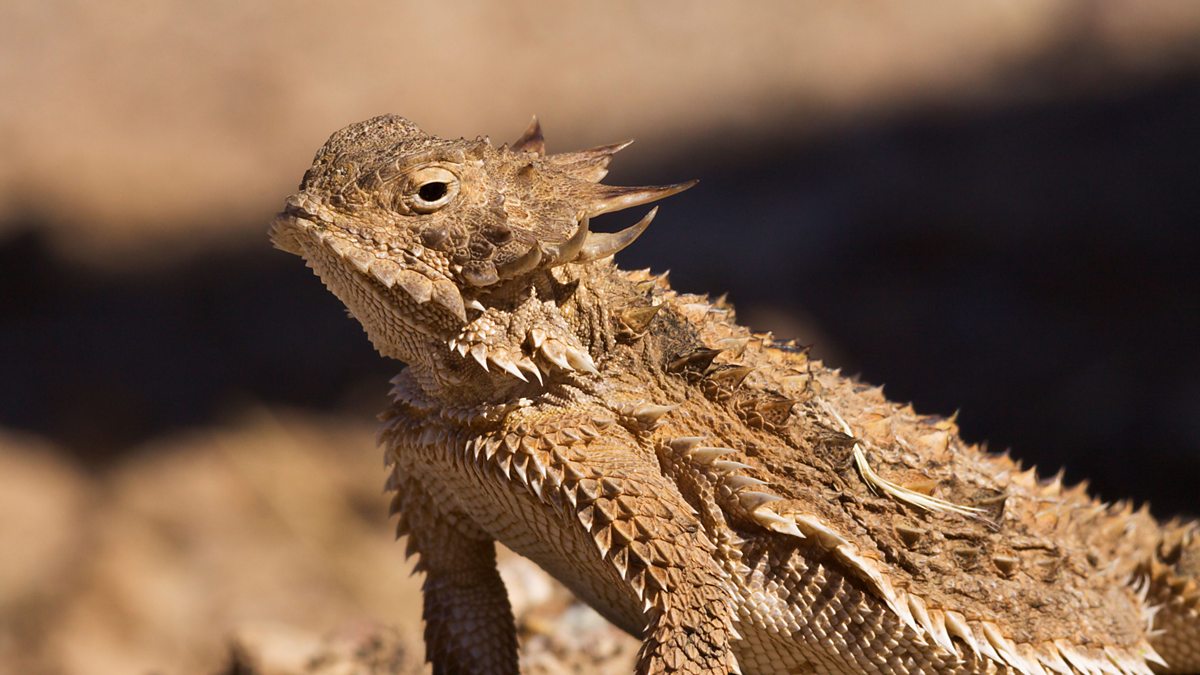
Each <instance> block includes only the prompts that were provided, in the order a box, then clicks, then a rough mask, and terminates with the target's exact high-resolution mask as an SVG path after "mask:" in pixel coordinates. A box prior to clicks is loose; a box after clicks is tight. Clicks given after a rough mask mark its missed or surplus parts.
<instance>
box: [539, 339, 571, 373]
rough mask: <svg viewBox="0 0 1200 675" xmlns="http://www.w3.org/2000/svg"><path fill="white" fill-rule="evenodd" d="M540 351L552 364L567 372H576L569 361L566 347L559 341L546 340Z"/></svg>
mask: <svg viewBox="0 0 1200 675" xmlns="http://www.w3.org/2000/svg"><path fill="white" fill-rule="evenodd" d="M540 351H541V354H542V356H544V357H546V360H547V361H549V362H550V363H553V364H554V365H556V366H558V367H559V368H561V369H563V370H566V371H570V370H574V369H573V368H571V363H570V361H568V360H567V353H566V347H565V345H563V343H561V342H559V341H558V340H546V341H545V342H543V343H542V348H541V350H540Z"/></svg>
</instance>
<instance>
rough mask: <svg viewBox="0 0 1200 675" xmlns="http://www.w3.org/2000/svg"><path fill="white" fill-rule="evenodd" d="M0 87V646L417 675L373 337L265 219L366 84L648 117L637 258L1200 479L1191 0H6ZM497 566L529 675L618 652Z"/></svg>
mask: <svg viewBox="0 0 1200 675" xmlns="http://www.w3.org/2000/svg"><path fill="white" fill-rule="evenodd" d="M0 91H3V96H2V97H0V147H2V148H3V150H2V151H0V551H3V552H4V553H3V554H0V672H14V673H15V672H47V673H59V672H62V673H75V672H80V673H82V672H89V673H97V672H100V673H107V672H114V673H129V672H156V673H174V672H205V673H215V672H251V671H255V672H299V669H302V668H308V669H309V671H307V672H316V671H315V670H313V669H314V668H317V669H319V668H320V667H324V666H323V665H321V664H326V665H327V664H330V663H336V662H338V659H339V658H342V657H343V656H344V655H345V653H348V652H347V651H346V650H347V649H348V650H350V652H353V653H354V654H359V655H361V654H362V653H370V654H375V655H377V656H378V658H379V664H377V665H378V668H379V669H381V670H385V671H386V672H420V665H419V662H420V652H419V650H420V647H419V641H417V636H419V626H420V624H419V607H418V600H417V596H416V588H417V585H416V584H417V582H416V581H415V580H412V579H409V578H408V577H407V571H408V567H407V565H406V564H405V563H404V562H403V550H402V549H403V546H400V545H396V544H393V543H392V542H391V540H390V537H389V536H387V531H388V527H389V526H388V524H387V522H386V519H385V518H384V506H385V505H384V499H383V498H382V497H381V495H380V486H381V484H382V480H383V478H384V475H383V472H382V470H381V469H380V467H379V452H378V451H377V450H376V449H375V447H374V443H373V438H372V434H373V428H372V427H373V425H372V420H373V415H374V413H375V412H377V411H378V410H379V409H381V408H382V406H383V403H384V397H385V393H386V390H387V386H386V381H387V379H388V378H389V377H390V376H391V374H393V372H394V371H395V370H396V365H395V364H394V363H388V362H385V361H384V360H382V359H380V358H379V357H377V356H376V355H375V354H374V353H373V352H372V350H371V349H370V346H369V344H368V343H367V340H365V339H364V336H363V334H362V333H361V330H360V329H359V327H358V326H357V325H356V324H355V323H354V322H353V321H351V320H350V319H348V318H346V316H345V313H344V311H343V310H342V309H341V306H340V305H339V303H338V302H337V301H336V299H334V298H333V297H332V296H331V295H329V294H328V293H327V292H326V291H325V290H324V289H323V288H322V287H321V285H320V284H319V283H318V282H317V281H316V280H315V279H314V278H312V276H311V275H310V273H309V272H308V270H307V269H305V267H304V266H303V265H302V264H301V263H300V261H299V260H298V259H296V258H294V257H291V256H288V255H285V254H283V253H280V252H278V251H274V250H273V249H271V248H270V246H269V244H268V243H267V239H266V227H267V223H268V221H269V220H270V218H271V216H272V215H273V214H274V212H275V211H276V210H277V209H279V208H280V206H281V205H282V201H283V198H284V197H285V196H286V195H287V194H288V193H289V192H290V191H292V190H293V189H294V188H295V186H296V185H297V184H298V182H299V180H300V177H301V175H302V174H303V172H304V170H305V169H306V168H307V167H308V165H309V161H310V159H311V157H312V155H313V153H314V152H315V151H316V149H317V148H318V147H319V146H320V145H321V144H322V143H323V142H324V140H325V139H326V138H327V137H328V136H329V134H330V133H332V132H333V131H334V130H336V129H338V128H340V127H342V126H344V125H346V124H348V123H350V122H352V121H357V120H361V119H364V118H367V117H370V116H373V115H376V114H380V113H384V112H396V113H400V114H403V115H405V116H407V117H409V118H411V119H412V120H414V121H415V122H417V123H418V124H419V125H421V126H422V127H423V128H424V129H425V130H426V131H429V132H431V133H436V134H438V135H443V136H450V137H458V136H475V135H479V134H487V135H490V136H491V138H492V139H493V140H494V141H495V142H497V143H498V142H500V141H503V140H511V139H512V138H515V137H516V136H517V135H518V134H519V133H520V132H521V130H522V129H524V127H525V125H526V124H527V123H528V121H529V117H530V115H531V114H534V113H536V114H538V115H539V117H540V118H541V119H542V122H543V126H544V128H545V130H546V133H547V137H548V139H549V146H550V150H551V152H555V151H565V150H571V149H576V148H580V147H585V146H590V145H596V144H600V143H608V142H613V141H617V140H621V139H625V138H629V137H635V138H637V139H639V141H638V143H637V144H636V145H634V146H633V147H632V148H630V149H629V150H626V151H625V152H623V153H622V155H621V156H620V157H619V158H618V160H617V162H616V165H615V167H614V171H613V173H612V175H611V178H610V182H615V183H626V184H633V183H660V182H670V181H676V180H683V179H687V178H693V177H695V178H700V179H701V183H700V185H699V186H698V187H697V188H695V189H693V190H691V191H689V192H687V193H686V194H684V195H681V196H679V197H675V198H672V199H671V200H670V201H669V202H668V203H667V204H665V205H664V209H663V212H662V214H661V216H660V217H659V219H658V220H656V221H655V225H654V227H653V228H652V229H651V231H650V232H649V233H648V234H647V235H646V236H644V237H643V238H642V239H641V240H640V241H639V242H638V245H637V246H635V247H633V248H631V249H630V250H629V251H627V252H625V253H622V254H621V259H620V261H621V262H622V263H623V264H624V265H626V266H631V267H647V266H648V267H651V268H653V269H654V270H656V271H662V270H666V269H670V270H671V278H672V280H673V283H674V284H675V286H676V287H677V288H679V289H681V290H686V291H692V292H711V293H714V294H716V293H721V292H724V291H728V292H729V293H730V298H731V300H732V301H733V302H734V303H735V305H736V306H737V308H738V310H739V314H740V316H741V318H742V320H743V321H744V322H747V323H749V324H750V325H751V326H753V327H754V328H756V329H759V330H774V331H775V332H776V333H777V334H778V335H780V336H781V337H799V338H800V340H801V341H802V342H805V343H812V344H814V345H815V346H814V350H815V352H816V353H817V354H818V355H820V356H822V357H823V358H825V359H826V360H827V361H829V362H831V363H833V364H834V365H840V366H842V367H843V368H844V369H845V370H846V371H848V372H851V373H858V374H860V375H861V377H862V378H863V379H865V380H867V381H870V382H875V383H883V384H885V385H886V391H887V393H888V395H889V396H890V397H892V398H894V399H899V400H911V401H913V402H914V404H915V406H916V408H917V410H918V411H920V412H928V413H939V414H949V413H952V412H953V411H955V410H960V411H961V413H960V417H959V420H960V423H961V426H962V429H963V432H964V434H965V435H966V437H967V438H968V440H971V441H976V442H983V441H988V443H989V447H990V448H992V449H995V450H1001V449H1006V448H1011V449H1012V452H1013V453H1014V454H1015V455H1017V456H1019V457H1021V458H1023V459H1025V460H1026V461H1027V462H1028V463H1036V464H1038V465H1039V466H1040V467H1042V468H1043V470H1045V471H1046V472H1053V471H1055V470H1057V469H1058V468H1060V467H1064V466H1065V467H1066V470H1067V477H1068V479H1069V480H1071V481H1077V480H1080V479H1082V478H1083V477H1084V476H1088V477H1090V478H1091V479H1092V485H1093V487H1094V488H1095V490H1097V491H1098V493H1099V494H1100V495H1101V496H1103V497H1104V498H1106V499H1116V498H1120V497H1131V498H1134V499H1136V500H1138V501H1139V502H1140V501H1145V500H1152V506H1153V508H1154V510H1155V512H1156V513H1157V514H1158V515H1160V516H1164V517H1167V516H1172V515H1177V514H1179V515H1182V514H1193V515H1194V514H1196V513H1197V512H1198V511H1200V500H1198V499H1197V497H1196V487H1195V486H1196V485H1197V484H1198V482H1200V350H1198V349H1197V346H1198V344H1200V273H1198V271H1197V266H1198V265H1200V245H1198V244H1197V240H1198V239H1200V238H1198V237H1197V233H1196V230H1197V227H1198V226H1200V170H1198V167H1200V164H1198V162H1200V159H1198V158H1200V4H1198V3H1188V2H1179V1H1174V0H1140V1H1139V2H1117V1H1116V0H1111V1H1083V0H1076V1H1062V2H1049V1H1032V0H978V1H976V2H972V3H962V2H957V1H954V0H946V1H941V2H929V3H921V4H920V5H911V4H909V5H894V4H888V3H877V2H866V1H864V2H843V3H835V4H834V3H819V2H770V3H755V4H753V5H746V4H744V3H733V2H729V3H686V2H658V3H642V4H635V3H632V2H607V3H591V4H582V3H579V4H569V5H567V4H563V5H562V6H559V5H551V4H550V3H541V2H536V1H535V0H519V1H515V2H505V3H500V2H496V3H484V2H467V3H459V4H456V5H450V4H449V3H432V4H431V3H408V2H386V3H384V2H366V1H365V0H359V1H350V2H343V3H317V2H304V1H291V2H283V1H281V0H276V1H271V2H259V3H243V2H233V1H231V0H218V1H213V2H207V3H191V2H184V1H183V0H164V1H161V2H155V3H147V2H135V1H133V0H120V1H114V2H106V3H90V2H76V1H69V0H44V1H41V2H29V1H25V0H15V1H10V2H6V3H4V4H3V5H0ZM613 218H614V220H612V221H608V225H611V226H613V227H616V226H617V225H618V224H619V223H621V222H623V221H622V219H621V218H622V217H621V216H620V215H617V216H613ZM598 225H599V226H600V227H604V226H605V224H604V222H603V220H602V221H601V222H600V223H598ZM503 565H504V574H505V575H506V576H508V577H509V578H510V579H512V580H513V583H510V587H516V588H517V589H518V590H517V591H515V593H516V594H517V595H518V597H515V598H514V602H515V604H516V606H517V607H516V609H517V614H518V617H519V619H520V622H521V630H522V640H523V644H524V645H525V648H526V657H525V658H526V661H525V665H526V667H527V668H529V669H530V671H531V672H571V671H572V669H573V668H574V669H576V670H579V669H582V671H581V672H601V670H603V668H606V667H609V665H611V664H615V665H611V667H612V668H613V669H614V671H613V672H622V671H623V670H626V669H627V668H628V667H629V663H631V662H632V661H631V659H632V658H633V653H634V651H633V650H635V649H636V645H634V646H632V647H631V646H630V644H631V643H630V642H629V641H628V640H627V639H626V638H624V637H622V636H618V635H615V634H613V635H610V634H609V633H608V632H606V631H607V630H608V629H607V628H606V627H605V626H604V625H603V622H601V621H599V620H598V619H596V618H595V617H594V615H590V614H588V613H587V612H586V611H584V610H581V609H579V608H577V607H574V606H571V605H570V604H569V601H568V600H566V599H565V598H564V596H563V595H562V593H561V591H560V590H559V589H558V588H557V587H556V586H554V585H553V584H550V583H549V582H547V581H546V580H545V579H544V578H543V577H541V576H540V575H539V573H538V572H537V571H536V570H534V569H531V568H530V567H529V566H528V565H526V564H524V563H523V562H522V561H520V560H517V559H514V558H512V557H509V556H505V557H504V562H503ZM521 594H524V595H521ZM547 608H549V609H547ZM547 617H549V618H547ZM564 627H565V628H564ZM588 631H591V632H590V633H589V632H588ZM584 634H587V635H591V636H592V637H591V638H588V639H587V640H582V639H581V638H578V637H572V636H578V635H584ZM599 635H602V636H603V637H602V638H599V637H595V636H599ZM322 639H323V640H324V642H320V640H322ZM572 640H576V642H572ZM314 641H316V642H314ZM317 642H319V644H320V647H319V649H324V650H325V651H323V652H319V654H318V656H319V657H320V658H318V656H311V654H310V653H309V652H308V651H305V650H306V649H310V648H312V645H313V644H316V643H317ZM347 645H349V647H347ZM363 645H368V646H370V649H366V652H364V651H363V650H364V649H365V648H364V647H363ZM338 650H342V651H338ZM371 650H374V651H371ZM584 652H586V653H584ZM301 653H303V654H309V656H311V658H309V657H308V656H306V657H305V658H307V659H308V660H307V661H303V660H301V661H297V662H296V663H300V665H296V663H291V662H289V661H288V659H292V660H293V661H295V659H296V658H298V657H297V654H301ZM313 653H317V652H313ZM580 653H584V654H583V656H579V654H580ZM322 655H323V656H322ZM355 658H358V657H355ZM580 658H582V659H584V660H583V661H578V660H575V661H572V659H580ZM322 659H324V660H322ZM587 659H592V660H591V661H588V660H587ZM271 664H275V665H271ZM289 664H290V665H289ZM314 664H316V665H314ZM581 664H582V665H581ZM272 668H275V669H276V670H274V671H272V670H271V669H272ZM289 668H290V669H291V670H289ZM239 669H240V670H239ZM388 669H390V670H388Z"/></svg>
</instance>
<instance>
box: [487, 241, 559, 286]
mask: <svg viewBox="0 0 1200 675" xmlns="http://www.w3.org/2000/svg"><path fill="white" fill-rule="evenodd" d="M542 256H543V253H542V247H540V246H538V245H537V244H534V245H533V246H530V247H529V250H528V251H526V252H524V253H522V254H521V255H520V256H518V257H516V258H513V259H512V260H509V261H506V262H502V263H500V264H498V265H496V275H497V276H498V277H499V278H501V279H512V278H515V277H519V276H521V275H522V274H525V273H526V272H531V271H533V270H534V269H536V268H537V266H538V265H539V264H541V262H542ZM479 285H487V284H479Z"/></svg>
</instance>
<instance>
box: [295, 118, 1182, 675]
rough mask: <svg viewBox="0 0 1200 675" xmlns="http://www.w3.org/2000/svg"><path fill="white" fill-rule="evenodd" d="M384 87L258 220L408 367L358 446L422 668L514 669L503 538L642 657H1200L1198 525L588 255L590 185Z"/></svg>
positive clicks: (625, 239)
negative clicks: (407, 583) (1107, 499)
mask: <svg viewBox="0 0 1200 675" xmlns="http://www.w3.org/2000/svg"><path fill="white" fill-rule="evenodd" d="M626 145H627V143H619V144H615V145H608V146H603V147H598V148H593V149H591V150H584V151H582V152H570V153H563V154H546V152H545V144H544V140H543V137H542V132H541V128H540V126H539V125H538V124H537V120H536V118H535V120H534V123H533V124H531V125H530V127H529V128H528V129H527V130H526V131H525V133H524V134H523V135H522V136H521V138H520V139H519V140H517V141H516V142H515V143H514V144H513V145H511V146H501V147H499V148H497V147H494V146H493V145H491V143H490V142H489V141H488V140H487V139H485V138H479V139H475V140H464V139H459V140H444V139H440V138H437V137H434V136H430V135H427V134H425V133H423V132H422V131H421V130H420V129H418V128H417V127H416V126H415V125H413V124H412V123H411V122H409V121H407V120H405V119H403V118H401V117H397V116H382V117H376V118H374V119H370V120H367V121H365V122H360V123H358V124H353V125H351V126H349V127H346V128H345V129H342V130H341V131H338V132H337V133H335V134H334V135H333V136H332V137H331V138H330V139H329V141H328V142H327V143H326V144H325V146H324V147H322V148H321V150H320V151H319V152H318V153H317V155H316V158H315V160H314V163H313V166H312V168H310V169H309V170H308V172H307V173H306V174H305V176H304V179H303V182H302V183H301V185H300V189H299V192H297V193H296V194H294V195H292V196H291V197H289V198H288V200H287V205H286V210H284V211H283V212H282V213H281V214H280V215H279V216H278V217H277V218H276V220H275V222H274V224H273V228H272V238H273V241H274V243H275V245H276V246H278V247H279V248H281V249H283V250H285V251H288V252H291V253H294V254H297V255H299V256H301V257H303V258H304V259H305V261H306V262H307V263H308V265H309V266H311V267H312V268H313V269H314V270H315V272H316V274H317V275H318V276H319V277H320V278H321V280H322V281H323V282H324V283H325V285H326V286H328V287H329V289H330V290H331V291H332V292H333V293H334V294H335V295H337V297H338V298H340V299H341V301H342V302H343V303H344V304H345V305H346V306H347V307H348V308H349V310H350V313H351V314H352V315H353V316H354V317H355V318H356V319H357V320H358V321H359V322H361V324H362V325H363V327H364V328H365V330H366V333H367V335H368V337H369V338H370V340H371V342H372V343H373V344H374V346H375V348H376V349H377V350H378V351H379V352H380V353H381V354H383V355H384V356H387V357H392V358H394V359H398V360H400V361H402V362H404V363H405V364H407V368H405V369H404V370H403V371H402V372H401V373H400V374H399V375H398V376H396V378H395V379H394V380H393V384H394V388H393V390H392V393H391V396H392V405H391V408H390V409H389V410H388V411H387V412H386V413H384V414H383V416H382V419H383V428H382V431H381V439H382V440H381V443H382V445H384V446H385V448H386V450H385V453H386V462H387V463H388V465H389V466H390V467H391V471H390V477H389V479H388V482H387V488H388V489H389V490H391V491H394V493H395V495H394V498H393V500H392V510H393V512H394V513H396V514H398V515H399V524H398V528H397V533H398V536H400V535H407V538H408V549H409V552H410V554H416V555H417V556H418V563H417V567H418V569H419V570H421V571H422V572H423V573H424V575H425V582H424V587H423V588H424V616H425V622H426V629H425V640H426V648H427V657H428V659H429V661H431V662H432V664H433V668H434V672H435V673H515V672H517V663H518V661H517V645H516V639H515V637H514V626H513V618H512V612H511V610H510V608H509V604H508V600H507V597H506V594H505V589H504V586H503V584H502V582H501V580H500V577H499V576H498V575H497V572H496V565H495V551H494V543H495V542H497V541H499V542H502V543H503V544H505V545H506V546H508V547H510V548H511V549H513V550H514V551H516V552H518V553H520V554H522V555H525V556H527V557H529V558H531V559H532V560H534V561H535V562H536V563H538V564H539V565H541V566H542V567H543V568H545V569H546V570H547V571H548V572H549V573H550V574H551V575H553V576H554V577H556V578H558V579H559V580H560V581H562V582H563V583H564V584H566V585H567V586H568V587H570V588H571V589H572V590H573V591H574V592H575V593H576V594H577V595H578V597H580V598H581V599H583V600H584V601H586V602H587V603H588V604H590V605H591V606H592V607H594V608H595V609H596V610H598V611H599V612H600V613H601V614H602V615H604V616H605V617H607V618H608V619H609V620H611V621H612V622H614V623H615V624H617V625H618V626H620V627H622V628H623V629H624V630H626V631H629V632H630V633H632V634H634V635H638V636H641V639H642V640H643V644H642V648H641V651H640V653H639V657H638V662H637V672H638V673H730V672H742V673H843V672H847V673H848V672H887V673H918V672H921V673H925V672H947V673H950V672H953V673H985V672H1015V673H1051V672H1054V673H1075V672H1079V673H1148V672H1151V671H1152V670H1154V671H1162V672H1168V671H1169V672H1180V671H1187V670H1195V669H1200V615H1198V605H1200V591H1198V590H1197V577H1198V576H1200V536H1198V534H1197V532H1198V530H1197V527H1196V526H1195V525H1194V524H1192V525H1188V524H1184V523H1180V522H1172V523H1167V524H1160V523H1158V522H1156V521H1155V520H1154V519H1153V518H1152V517H1151V516H1150V515H1149V513H1148V512H1147V510H1146V509H1145V508H1142V509H1140V510H1135V509H1133V508H1132V507H1131V506H1130V505H1129V504H1126V503H1117V504H1104V503H1101V502H1099V501H1096V500H1095V499H1093V498H1091V497H1089V496H1088V494H1087V492H1086V489H1085V487H1083V486H1075V487H1065V486H1064V485H1063V483H1062V480H1061V475H1060V476H1059V477H1052V478H1042V477H1039V476H1038V475H1037V474H1036V472H1035V471H1033V470H1022V468H1021V467H1020V465H1019V464H1018V463H1016V462H1014V461H1013V460H1012V459H1010V458H1009V457H1007V456H1005V455H996V454H990V453H987V452H984V451H983V450H982V449H980V448H978V447H975V446H972V445H969V444H967V443H964V442H963V440H962V439H961V438H960V436H959V434H958V431H957V428H956V425H955V422H954V420H953V419H946V418H941V417H933V416H927V415H919V414H916V413H915V412H914V411H913V409H912V407H911V406H906V405H900V404H897V403H893V402H891V401H889V400H887V399H886V398H885V397H884V396H883V394H882V391H881V390H880V389H879V388H873V387H870V386H868V385H865V384H862V383H859V382H857V381H855V380H854V379H851V378H848V377H845V376H842V375H841V374H839V372H838V371H837V370H833V369H831V368H829V367H827V366H825V365H824V364H822V363H821V362H819V361H818V360H815V359H813V358H810V356H809V354H808V353H807V352H806V350H805V349H802V348H799V347H797V346H795V345H794V344H793V343H790V342H778V341H776V340H774V339H773V338H772V337H771V336H770V335H767V334H756V333H753V332H751V331H749V330H747V329H746V328H743V327H742V326H740V325H738V324H737V323H736V322H735V319H734V313H733V309H732V308H731V307H730V306H729V305H728V304H726V303H725V302H723V301H721V300H710V299H709V298H707V297H703V296H698V295H689V294H683V293H677V292H675V291H673V290H672V289H671V288H670V286H669V284H668V282H667V280H666V278H665V275H663V276H656V275H652V274H651V273H649V271H625V270H622V269H620V268H618V267H617V266H616V265H615V264H614V263H613V259H612V256H613V255H614V254H615V253H617V252H619V251H620V250H621V249H623V248H624V247H626V246H628V245H629V244H630V243H632V242H633V241H634V240H635V239H636V238H637V237H638V236H639V235H640V234H642V232H643V231H645V230H646V228H647V226H648V225H649V224H650V221H651V219H652V218H653V217H654V215H655V212H656V209H653V210H650V211H649V212H648V213H647V214H646V215H645V216H644V217H643V218H642V219H641V220H639V221H638V222H637V223H636V224H635V225H633V226H631V227H629V228H627V229H624V230H621V231H619V232H616V233H603V232H593V231H591V229H590V228H589V219H590V218H592V217H594V216H597V215H599V214H602V213H607V212H611V211H618V210H621V209H626V208H630V207H635V206H639V205H643V204H647V203H650V202H654V201H656V200H659V199H662V198H663V197H667V196H669V195H673V194H675V193H678V192H680V191H682V190H685V189H687V188H689V187H691V186H692V185H693V183H690V182H689V183H679V184H674V185H665V186H659V187H616V186H610V185H605V184H602V183H600V180H601V179H602V178H603V177H604V176H605V174H606V173H607V167H608V164H609V161H610V160H611V158H612V156H613V154H614V153H616V152H617V151H618V150H621V149H622V148H624V147H625V146H626Z"/></svg>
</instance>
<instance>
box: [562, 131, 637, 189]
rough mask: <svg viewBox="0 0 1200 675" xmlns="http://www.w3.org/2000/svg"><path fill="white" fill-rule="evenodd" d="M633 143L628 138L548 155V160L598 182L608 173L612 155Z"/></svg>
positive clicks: (571, 172) (585, 178)
mask: <svg viewBox="0 0 1200 675" xmlns="http://www.w3.org/2000/svg"><path fill="white" fill-rule="evenodd" d="M632 143H633V141H632V140H627V141H621V142H620V143H613V144H611V145H601V146H597V147H595V148H591V149H588V150H580V151H578V152H565V153H559V154H554V155H548V156H547V157H546V161H547V162H548V163H550V164H552V165H554V166H557V167H558V168H559V169H560V170H562V171H563V172H565V173H567V174H568V175H570V176H571V177H573V178H576V179H578V180H585V181H588V182H590V183H597V182H599V181H600V180H601V179H602V178H604V177H605V176H606V175H608V165H609V163H610V162H611V161H612V156H613V155H615V154H617V153H618V152H620V151H622V150H624V149H625V148H627V147H629V146H630V145H631V144H632Z"/></svg>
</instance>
